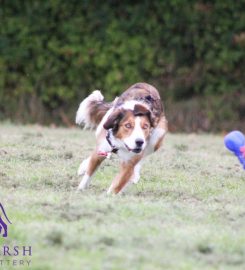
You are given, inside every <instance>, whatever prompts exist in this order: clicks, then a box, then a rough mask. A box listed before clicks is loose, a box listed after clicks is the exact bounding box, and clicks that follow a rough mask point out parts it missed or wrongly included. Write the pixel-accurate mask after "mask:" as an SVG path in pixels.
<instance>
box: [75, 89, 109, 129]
mask: <svg viewBox="0 0 245 270" xmlns="http://www.w3.org/2000/svg"><path fill="white" fill-rule="evenodd" d="M102 100H104V97H103V95H102V94H101V92H100V91H99V90H95V91H94V92H93V93H92V94H90V95H89V96H88V97H87V98H85V99H84V100H83V101H82V102H81V103H80V106H79V108H78V110H77V114H76V124H78V125H81V124H84V128H90V127H91V128H93V127H94V126H93V124H92V123H91V122H90V118H89V113H90V112H89V109H88V108H89V104H90V102H91V101H102Z"/></svg>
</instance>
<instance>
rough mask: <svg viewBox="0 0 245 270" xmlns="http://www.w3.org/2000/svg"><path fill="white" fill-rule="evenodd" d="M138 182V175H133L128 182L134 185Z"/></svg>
mask: <svg viewBox="0 0 245 270" xmlns="http://www.w3.org/2000/svg"><path fill="white" fill-rule="evenodd" d="M139 180H140V174H139V173H138V174H134V175H133V177H131V179H130V181H132V182H133V183H134V184H137V183H138V182H139Z"/></svg>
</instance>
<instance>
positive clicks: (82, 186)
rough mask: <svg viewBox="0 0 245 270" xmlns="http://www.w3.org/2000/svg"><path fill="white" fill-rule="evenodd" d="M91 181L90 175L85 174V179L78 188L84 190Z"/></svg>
mask: <svg viewBox="0 0 245 270" xmlns="http://www.w3.org/2000/svg"><path fill="white" fill-rule="evenodd" d="M89 183H90V176H89V175H87V174H85V175H84V176H83V179H82V181H81V182H80V184H79V186H78V188H77V189H78V190H84V189H86V188H87V187H88V186H89Z"/></svg>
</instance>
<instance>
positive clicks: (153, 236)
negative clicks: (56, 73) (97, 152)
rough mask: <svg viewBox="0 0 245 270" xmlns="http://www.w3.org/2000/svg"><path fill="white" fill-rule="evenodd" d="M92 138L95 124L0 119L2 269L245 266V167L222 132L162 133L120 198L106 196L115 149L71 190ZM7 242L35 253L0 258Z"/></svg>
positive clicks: (115, 163) (114, 167)
mask: <svg viewBox="0 0 245 270" xmlns="http://www.w3.org/2000/svg"><path fill="white" fill-rule="evenodd" d="M94 143H95V139H94V134H93V132H92V131H83V130H80V129H76V128H73V129H65V128H44V127H41V126H36V125H35V126H14V125H11V124H2V125H0V202H1V203H2V204H3V205H4V207H5V210H6V212H7V215H8V217H9V219H10V220H11V222H12V225H10V224H9V226H8V229H9V230H8V232H9V235H8V238H3V237H2V236H0V248H1V250H0V254H1V255H0V269H8V270H9V269H32V270H41V269H42V270H49V269H57V270H63V269H64V270H67V269H71V270H76V269H79V270H81V269H82V270H83V269H85V270H87V269H88V270H90V269H92V270H97V269H98V270H100V269H108V270H109V269H115V270H124V269H129V270H134V269H136V270H138V269H139V270H140V269H146V270H155V269H161V270H162V269H188V270H189V269H193V270H194V269H195V270H196V269H222V270H223V269H245V171H244V170H243V169H242V167H241V166H240V164H239V163H238V161H237V160H236V158H235V157H233V155H232V154H230V153H229V152H228V151H227V150H226V149H225V148H224V146H223V137H222V136H219V135H207V134H202V135H197V134H189V135H187V134H167V136H166V140H165V143H164V147H163V148H162V149H161V150H160V151H158V152H157V153H155V154H153V155H151V156H149V157H148V158H147V159H146V160H145V163H144V166H143V168H142V172H141V180H140V182H139V183H138V184H137V185H133V186H131V187H129V189H128V190H127V193H126V194H123V195H119V196H107V195H106V190H107V188H108V187H109V185H110V183H111V180H112V178H113V176H114V175H115V174H116V172H117V170H118V160H117V157H116V156H115V155H114V156H112V159H111V160H106V161H105V162H104V163H103V165H102V166H101V168H100V170H98V172H97V173H96V175H95V177H94V179H93V181H92V184H91V186H90V187H89V189H87V190H86V191H83V192H76V188H77V186H78V184H79V180H80V179H79V178H78V177H77V175H76V171H77V168H78V166H79V163H80V162H81V161H82V160H83V159H85V158H86V157H87V156H88V154H89V153H90V151H91V150H92V149H93V147H94ZM6 245H7V246H9V247H13V246H19V247H20V246H31V247H32V256H31V257H28V256H26V257H22V256H20V255H19V256H3V252H2V248H3V246H6ZM7 260H9V263H8V262H7ZM14 260H16V261H17V262H16V264H19V263H20V261H21V260H23V261H24V266H23V265H21V266H16V265H13V264H14V262H13V261H14ZM26 260H31V263H30V266H28V265H27V263H26ZM1 261H2V264H1Z"/></svg>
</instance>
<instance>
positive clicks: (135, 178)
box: [130, 162, 141, 184]
mask: <svg viewBox="0 0 245 270" xmlns="http://www.w3.org/2000/svg"><path fill="white" fill-rule="evenodd" d="M140 169H141V163H140V162H139V163H138V164H136V166H135V167H134V174H133V175H132V177H131V178H130V181H132V182H133V183H134V184H137V183H138V182H139V180H140Z"/></svg>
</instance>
